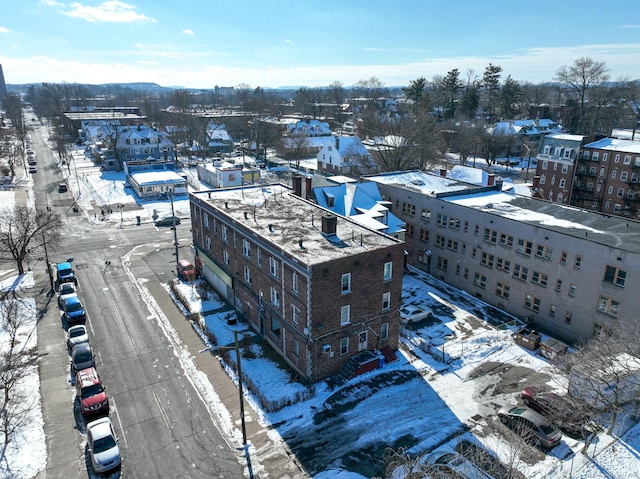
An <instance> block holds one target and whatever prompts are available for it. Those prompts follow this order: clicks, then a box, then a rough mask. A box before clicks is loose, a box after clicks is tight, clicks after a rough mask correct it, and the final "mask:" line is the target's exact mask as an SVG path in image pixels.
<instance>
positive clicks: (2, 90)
mask: <svg viewBox="0 0 640 479" xmlns="http://www.w3.org/2000/svg"><path fill="white" fill-rule="evenodd" d="M5 96H7V84H6V82H5V81H4V72H3V71H2V65H0V100H1V99H2V98H4V97H5Z"/></svg>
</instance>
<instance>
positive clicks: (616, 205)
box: [613, 203, 622, 213]
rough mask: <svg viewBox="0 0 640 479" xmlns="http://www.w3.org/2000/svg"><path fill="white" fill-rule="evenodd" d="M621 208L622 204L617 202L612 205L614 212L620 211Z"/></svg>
mask: <svg viewBox="0 0 640 479" xmlns="http://www.w3.org/2000/svg"><path fill="white" fill-rule="evenodd" d="M621 210H622V206H621V205H619V204H618V203H616V204H615V205H613V212H614V213H620V211H621Z"/></svg>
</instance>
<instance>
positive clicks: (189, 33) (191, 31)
mask: <svg viewBox="0 0 640 479" xmlns="http://www.w3.org/2000/svg"><path fill="white" fill-rule="evenodd" d="M182 33H184V34H185V35H195V33H193V30H190V29H189V28H185V29H184V30H182Z"/></svg>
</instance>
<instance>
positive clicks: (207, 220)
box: [202, 213, 209, 229]
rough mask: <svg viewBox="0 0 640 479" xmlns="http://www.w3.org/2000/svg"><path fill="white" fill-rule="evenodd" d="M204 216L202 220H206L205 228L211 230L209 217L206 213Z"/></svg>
mask: <svg viewBox="0 0 640 479" xmlns="http://www.w3.org/2000/svg"><path fill="white" fill-rule="evenodd" d="M202 216H203V218H202V219H203V220H204V227H205V228H207V229H209V215H208V214H206V213H205V214H204V215H202Z"/></svg>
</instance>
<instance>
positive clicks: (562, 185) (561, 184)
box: [558, 178, 566, 188]
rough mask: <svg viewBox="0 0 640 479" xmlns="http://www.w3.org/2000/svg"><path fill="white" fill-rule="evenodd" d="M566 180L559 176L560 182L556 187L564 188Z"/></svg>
mask: <svg viewBox="0 0 640 479" xmlns="http://www.w3.org/2000/svg"><path fill="white" fill-rule="evenodd" d="M565 182H566V180H565V179H564V178H560V182H559V183H558V187H560V188H564V185H565Z"/></svg>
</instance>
